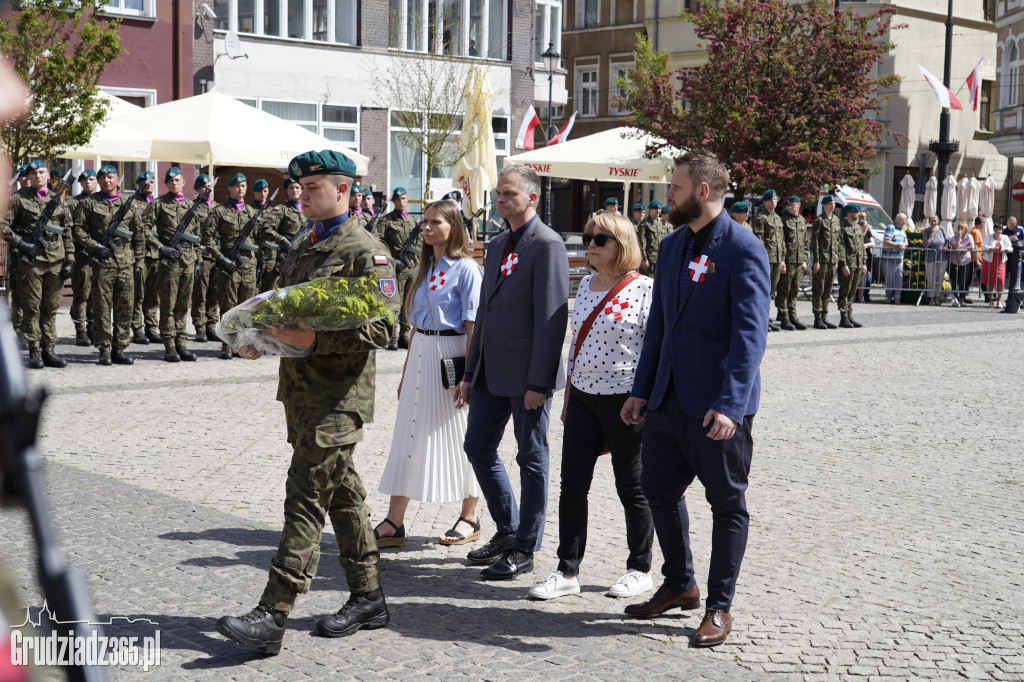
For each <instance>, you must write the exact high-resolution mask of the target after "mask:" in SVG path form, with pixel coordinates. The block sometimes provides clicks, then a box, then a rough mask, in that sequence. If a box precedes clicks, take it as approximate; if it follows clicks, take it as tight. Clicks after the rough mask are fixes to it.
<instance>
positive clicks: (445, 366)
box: [427, 294, 466, 390]
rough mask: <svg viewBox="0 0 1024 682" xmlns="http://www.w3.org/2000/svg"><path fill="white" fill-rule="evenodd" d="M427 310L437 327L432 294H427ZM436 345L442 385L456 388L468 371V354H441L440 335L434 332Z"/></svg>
mask: <svg viewBox="0 0 1024 682" xmlns="http://www.w3.org/2000/svg"><path fill="white" fill-rule="evenodd" d="M427 310H428V311H429V312H430V322H431V323H432V324H433V325H434V331H438V329H437V320H435V319H434V309H433V308H432V307H431V305H430V295H429V294H428V295H427ZM434 345H435V346H436V347H437V357H438V358H440V359H441V385H442V386H443V387H444V388H445V390H447V389H450V388H455V387H456V386H458V385H459V382H461V381H462V376H463V375H464V374H465V373H466V356H465V355H460V356H458V357H455V358H446V357H444V355H442V354H441V341H440V335H439V334H434Z"/></svg>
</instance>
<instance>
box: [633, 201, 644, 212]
mask: <svg viewBox="0 0 1024 682" xmlns="http://www.w3.org/2000/svg"><path fill="white" fill-rule="evenodd" d="M645 208H647V207H646V206H644V205H643V202H640V203H637V204H633V210H634V211H642V210H644V209H645Z"/></svg>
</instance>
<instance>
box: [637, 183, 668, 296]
mask: <svg viewBox="0 0 1024 682" xmlns="http://www.w3.org/2000/svg"><path fill="white" fill-rule="evenodd" d="M671 231H672V225H671V224H670V223H668V222H667V221H665V220H662V218H661V202H660V201H658V200H657V199H655V200H654V201H652V202H651V203H650V205H648V207H647V217H646V218H644V219H643V220H641V221H640V227H639V232H640V255H641V258H642V260H641V261H640V272H642V273H643V274H645V275H650V276H652V277H653V276H654V269H655V268H656V267H657V265H658V249H659V248H660V246H661V240H662V239H664V238H665V235H667V234H668V233H669V232H671Z"/></svg>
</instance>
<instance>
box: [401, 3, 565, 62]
mask: <svg viewBox="0 0 1024 682" xmlns="http://www.w3.org/2000/svg"><path fill="white" fill-rule="evenodd" d="M432 2H437V3H438V4H439V5H441V6H443V4H444V0H399V8H398V15H397V16H395V17H388V21H389V32H390V22H391V21H397V22H398V31H397V33H396V36H395V39H396V41H397V43H398V44H397V45H390V40H391V38H390V36H389V38H388V42H389V46H388V47H389V49H392V50H400V51H402V52H418V53H420V54H430V53H431V52H430V45H429V37H430V31H429V22H427V21H426V18H427V17H429V16H430V3H432ZM459 2H460V3H461V12H460V15H459V16H460V17H461V19H460V22H461V24H460V26H459V36H458V40H459V46H458V49H457V50H456V53H455V54H453V55H447V56H449V57H460V58H465V59H492V60H501V61H504V60H505V59H506V58H507V55H508V46H507V44H506V41H502V43H501V55H500V56H499V57H491V56H489V55H488V54H487V52H488V49H487V48H488V46H489V45H490V30H491V22H490V11H491V3H490V1H489V0H484V1H483V2H482V3H481V7H480V10H481V12H480V41H479V44H478V45H477V46H476V50H477V54H476V55H475V56H471V55H470V54H469V23H470V22H469V20H470V0H459ZM559 2H561V0H559ZM413 3H415V4H417V5H419V10H420V11H419V15H420V16H421V17H423V18H424V20H423V21H422V22H421V23H420V26H419V41H418V42H419V44H420V45H422V46H423V49H422V50H413V49H410V48H409V47H408V45H409V35H408V16H409V5H410V4H413ZM508 3H509V0H503V2H502V5H501V7H502V15H501V24H502V27H503V29H504V32H505V33H506V34H507V32H508ZM442 19H443V16H442V13H440V12H439V13H437V15H436V24H437V25H436V26H435V29H434V34H435V35H443V33H444V31H443V21H442ZM433 54H435V55H438V56H445V55H444V41H443V40H438V41H436V45H434V50H433Z"/></svg>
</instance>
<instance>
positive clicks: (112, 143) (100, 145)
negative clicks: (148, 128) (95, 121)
mask: <svg viewBox="0 0 1024 682" xmlns="http://www.w3.org/2000/svg"><path fill="white" fill-rule="evenodd" d="M98 94H99V97H100V98H101V99H104V100H106V101H107V103H108V105H109V109H108V111H107V118H106V119H105V120H104V121H103V123H102V124H100V126H99V127H98V128H97V129H96V130H95V131H93V134H92V137H91V138H89V141H88V142H86V143H85V144H81V145H78V146H77V147H72V148H71V149H68V150H67V151H66V152H64V153H63V154H61V157H62V158H65V159H84V160H86V161H93V162H95V164H96V168H99V167H100V163H101V160H107V161H148V160H149V155H150V152H151V147H152V139H151V138H150V137H149V135H146V134H145V133H142V132H139V131H136V130H134V129H132V128H129V127H127V126H125V125H122V124H121V123H118V122H117V120H116V119H117V117H118V116H123V115H125V114H131V113H134V112H137V111H142V107H137V106H135V105H134V104H132V103H130V102H126V101H124V100H123V99H121V98H120V97H115V96H113V95H111V94H109V93H106V92H104V91H102V90H100V91H99V93H98Z"/></svg>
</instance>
